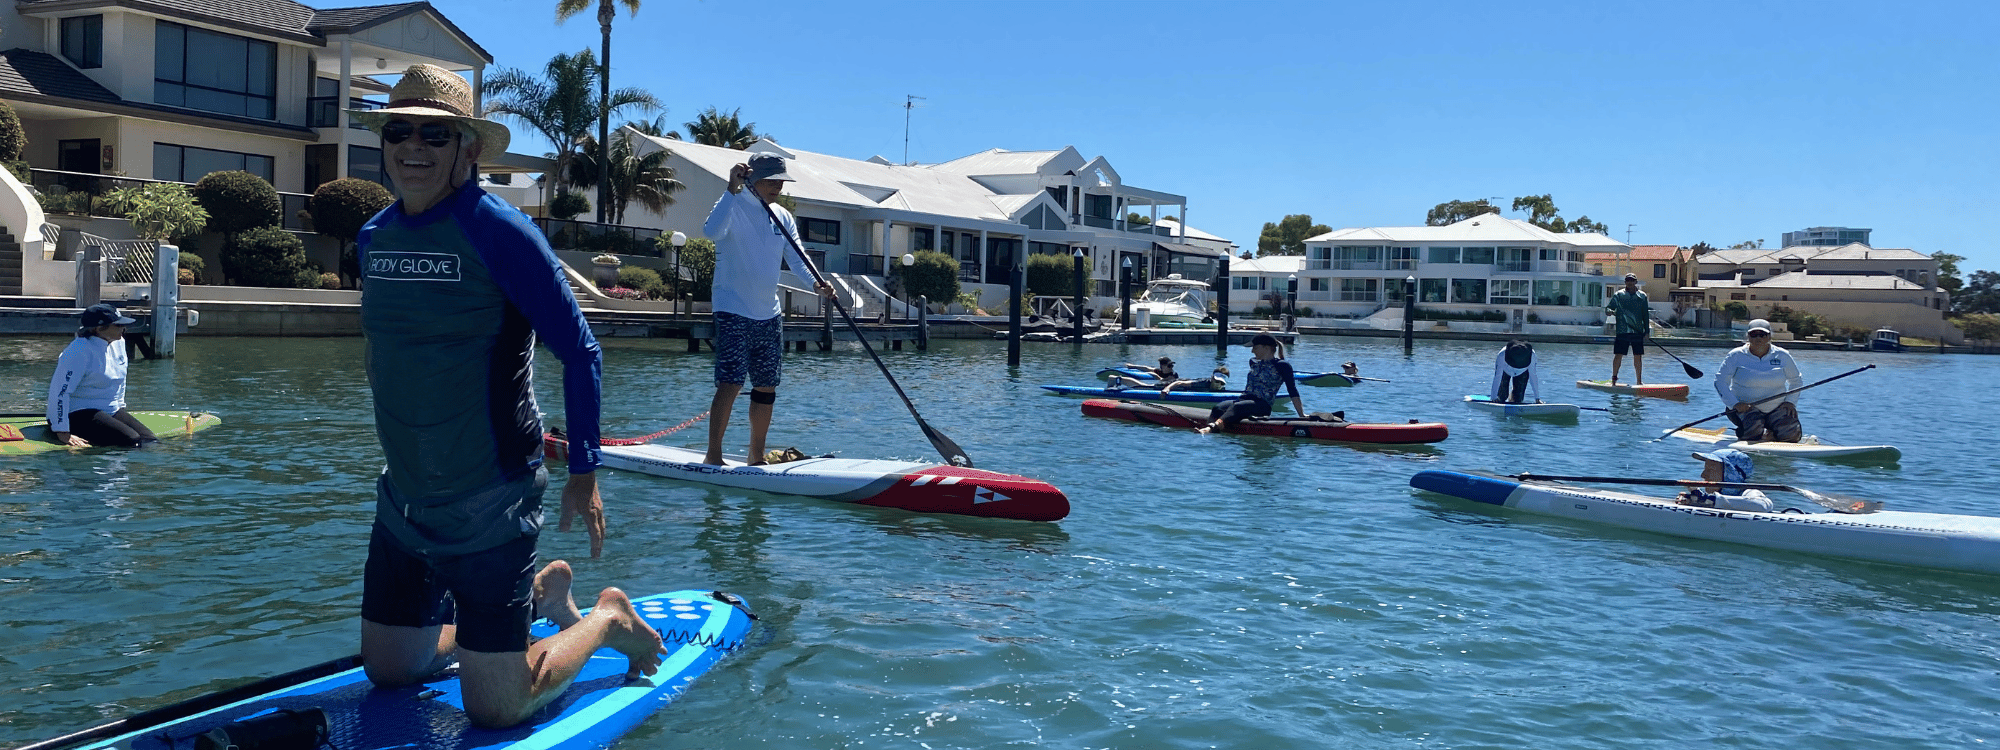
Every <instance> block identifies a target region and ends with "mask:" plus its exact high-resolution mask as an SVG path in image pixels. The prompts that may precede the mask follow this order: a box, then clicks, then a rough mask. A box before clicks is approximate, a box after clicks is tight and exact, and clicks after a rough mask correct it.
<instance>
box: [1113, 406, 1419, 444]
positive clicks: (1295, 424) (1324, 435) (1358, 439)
mask: <svg viewBox="0 0 2000 750" xmlns="http://www.w3.org/2000/svg"><path fill="white" fill-rule="evenodd" d="M1083 414H1084V416H1087V417H1104V418H1106V419H1122V420H1125V421H1127V422H1148V423H1151V424H1159V425H1166V426H1168V427H1189V428H1193V427H1200V426H1202V425H1204V424H1207V423H1208V410H1207V409H1198V408H1194V407H1189V406H1179V405H1176V404H1156V403H1142V402H1138V401H1113V400H1111V399H1104V398H1094V399H1091V400H1089V401H1085V402H1083ZM1229 432H1230V433H1231V434H1235V435H1265V436H1269V437H1283V438H1304V439H1307V440H1337V441H1341V442H1347V443H1389V444H1411V443H1435V442H1438V441H1440V440H1443V439H1445V437H1446V436H1448V435H1449V434H1450V430H1448V429H1447V428H1446V427H1445V425H1444V423H1442V422H1418V421H1416V420H1414V419H1413V420H1410V421H1409V422H1408V423H1407V424H1396V423H1362V422H1347V421H1342V420H1320V419H1301V418H1296V417H1264V418H1260V419H1246V420H1243V421H1242V422H1238V423H1237V424H1236V429H1233V430H1229Z"/></svg>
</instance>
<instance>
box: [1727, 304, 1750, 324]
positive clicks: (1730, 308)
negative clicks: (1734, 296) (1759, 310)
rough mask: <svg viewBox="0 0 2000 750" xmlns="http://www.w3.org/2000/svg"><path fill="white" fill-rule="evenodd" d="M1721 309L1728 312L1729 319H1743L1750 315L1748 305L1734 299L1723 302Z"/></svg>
mask: <svg viewBox="0 0 2000 750" xmlns="http://www.w3.org/2000/svg"><path fill="white" fill-rule="evenodd" d="M1722 311H1723V312H1725V313H1729V319H1730V320H1744V319H1746V318H1749V317H1750V306H1749V305H1746V304H1743V303H1742V302H1738V301H1735V300H1730V301H1729V302H1726V303H1724V304H1723V305H1722Z"/></svg>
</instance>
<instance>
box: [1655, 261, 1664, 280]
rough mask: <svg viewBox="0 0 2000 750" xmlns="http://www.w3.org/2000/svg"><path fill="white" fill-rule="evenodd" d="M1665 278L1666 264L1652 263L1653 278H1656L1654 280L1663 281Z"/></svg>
mask: <svg viewBox="0 0 2000 750" xmlns="http://www.w3.org/2000/svg"><path fill="white" fill-rule="evenodd" d="M1666 277H1667V264H1665V263H1654V264H1653V278H1656V279H1664V278H1666Z"/></svg>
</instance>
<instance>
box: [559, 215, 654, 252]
mask: <svg viewBox="0 0 2000 750" xmlns="http://www.w3.org/2000/svg"><path fill="white" fill-rule="evenodd" d="M534 221H535V226H536V227H537V228H539V229H541V230H542V236H544V237H547V238H548V239H549V247H552V248H555V249H557V250H576V251H579V252H588V253H611V254H613V255H634V256H639V257H644V258H664V257H667V252H666V249H665V248H663V247H661V246H660V243H659V237H660V230H658V229H649V228H646V227H628V226H624V225H620V224H599V223H596V222H591V221H571V220H565V219H546V218H545V219H535V220H534Z"/></svg>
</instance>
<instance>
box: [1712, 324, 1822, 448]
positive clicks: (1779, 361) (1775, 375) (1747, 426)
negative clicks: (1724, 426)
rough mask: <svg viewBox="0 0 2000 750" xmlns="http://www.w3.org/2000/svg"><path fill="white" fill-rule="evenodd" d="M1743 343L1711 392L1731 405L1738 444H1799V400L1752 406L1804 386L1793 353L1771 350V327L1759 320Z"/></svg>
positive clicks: (1728, 359)
mask: <svg viewBox="0 0 2000 750" xmlns="http://www.w3.org/2000/svg"><path fill="white" fill-rule="evenodd" d="M1744 339H1745V343H1744V344H1743V345H1742V346H1739V347H1736V348H1735V349H1731V350H1730V351H1729V356H1727V357H1724V358H1723V359H1722V367H1720V368H1718V369H1717V370H1716V371H1715V392H1716V393H1717V394H1719V395H1721V396H1722V403H1724V404H1728V405H1729V421H1731V422H1735V423H1736V437H1737V439H1739V440H1748V441H1750V442H1753V443H1754V442H1758V441H1765V440H1770V441H1777V442H1781V443H1796V442H1798V441H1799V439H1800V438H1801V437H1803V436H1804V434H1805V429H1804V428H1802V427H1800V426H1799V410H1798V402H1799V394H1796V393H1794V394H1792V395H1790V396H1786V397H1784V398H1781V399H1773V400H1770V401H1765V402H1764V403H1761V404H1755V405H1753V402H1755V401H1757V400H1759V399H1763V398H1767V397H1770V396H1776V395H1778V394H1780V393H1784V392H1785V391H1789V390H1793V389H1795V388H1798V387H1800V386H1803V385H1805V380H1806V379H1805V376H1804V375H1802V374H1800V373H1799V365H1798V363H1797V362H1795V361H1793V360H1792V353H1791V352H1788V351H1785V349H1784V348H1783V347H1778V346H1772V345H1771V324H1770V323H1768V322H1766V321H1765V320H1764V319H1763V318H1758V319H1756V320H1753V321H1750V331H1749V333H1748V334H1746V335H1745V336H1744Z"/></svg>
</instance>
